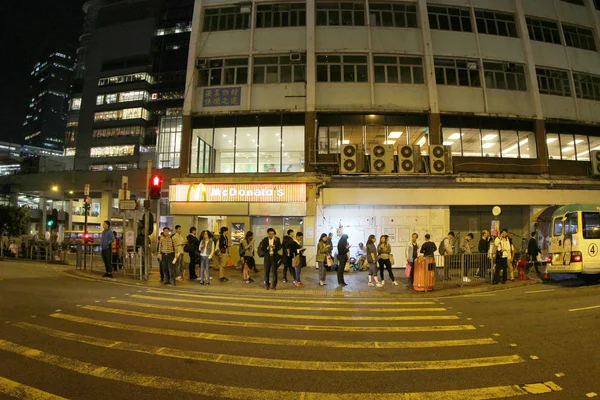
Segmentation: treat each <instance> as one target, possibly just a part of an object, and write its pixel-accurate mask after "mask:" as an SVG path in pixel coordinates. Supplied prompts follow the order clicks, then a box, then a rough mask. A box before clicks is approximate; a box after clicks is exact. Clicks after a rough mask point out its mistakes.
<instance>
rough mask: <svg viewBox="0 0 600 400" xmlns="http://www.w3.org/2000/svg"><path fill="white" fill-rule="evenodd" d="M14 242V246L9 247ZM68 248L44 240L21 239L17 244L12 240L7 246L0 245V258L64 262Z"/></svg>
mask: <svg viewBox="0 0 600 400" xmlns="http://www.w3.org/2000/svg"><path fill="white" fill-rule="evenodd" d="M13 243H14V244H15V246H13V247H11V246H12V245H13ZM67 253H68V250H67V249H66V248H65V247H63V246H60V245H59V244H58V243H48V242H45V241H28V242H25V241H22V242H21V243H20V244H18V245H17V242H16V241H12V243H10V245H8V246H4V245H3V246H0V258H14V259H21V260H33V261H44V262H49V263H59V264H64V263H66V259H67Z"/></svg>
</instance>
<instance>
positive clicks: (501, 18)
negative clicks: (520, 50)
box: [475, 10, 518, 38]
mask: <svg viewBox="0 0 600 400" xmlns="http://www.w3.org/2000/svg"><path fill="white" fill-rule="evenodd" d="M475 21H476V22H477V31H478V32H479V33H486V34H488V35H498V36H509V37H514V38H516V37H518V35H517V24H516V23H515V17H514V16H513V15H512V14H504V13H499V12H491V11H482V10H475Z"/></svg>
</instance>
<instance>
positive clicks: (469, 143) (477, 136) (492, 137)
mask: <svg viewBox="0 0 600 400" xmlns="http://www.w3.org/2000/svg"><path fill="white" fill-rule="evenodd" d="M442 137H443V140H444V141H443V144H444V145H445V146H451V148H452V155H454V156H462V157H502V158H537V150H536V143H535V135H534V133H533V132H527V131H511V130H497V129H479V128H443V129H442Z"/></svg>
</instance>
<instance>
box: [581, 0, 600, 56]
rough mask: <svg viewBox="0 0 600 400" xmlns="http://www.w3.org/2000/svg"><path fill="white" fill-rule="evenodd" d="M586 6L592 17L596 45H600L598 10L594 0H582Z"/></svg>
mask: <svg viewBox="0 0 600 400" xmlns="http://www.w3.org/2000/svg"><path fill="white" fill-rule="evenodd" d="M584 1H585V3H586V6H587V8H588V12H589V13H590V15H592V16H593V18H594V41H595V42H596V47H600V12H599V11H598V10H596V6H594V0H584Z"/></svg>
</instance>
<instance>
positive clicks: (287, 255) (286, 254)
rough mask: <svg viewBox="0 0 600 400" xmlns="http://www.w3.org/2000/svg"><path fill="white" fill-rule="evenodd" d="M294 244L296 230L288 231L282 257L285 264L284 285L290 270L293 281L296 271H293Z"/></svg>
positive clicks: (284, 239)
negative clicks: (292, 247)
mask: <svg viewBox="0 0 600 400" xmlns="http://www.w3.org/2000/svg"><path fill="white" fill-rule="evenodd" d="M293 242H294V230H293V229H288V231H287V235H286V236H284V237H283V240H282V243H281V245H282V247H283V255H282V256H281V263H282V264H283V283H287V273H288V270H289V271H290V274H292V279H294V271H293V269H292V258H294V257H293V255H292V249H291V248H290V247H291V246H292V243H293Z"/></svg>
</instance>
